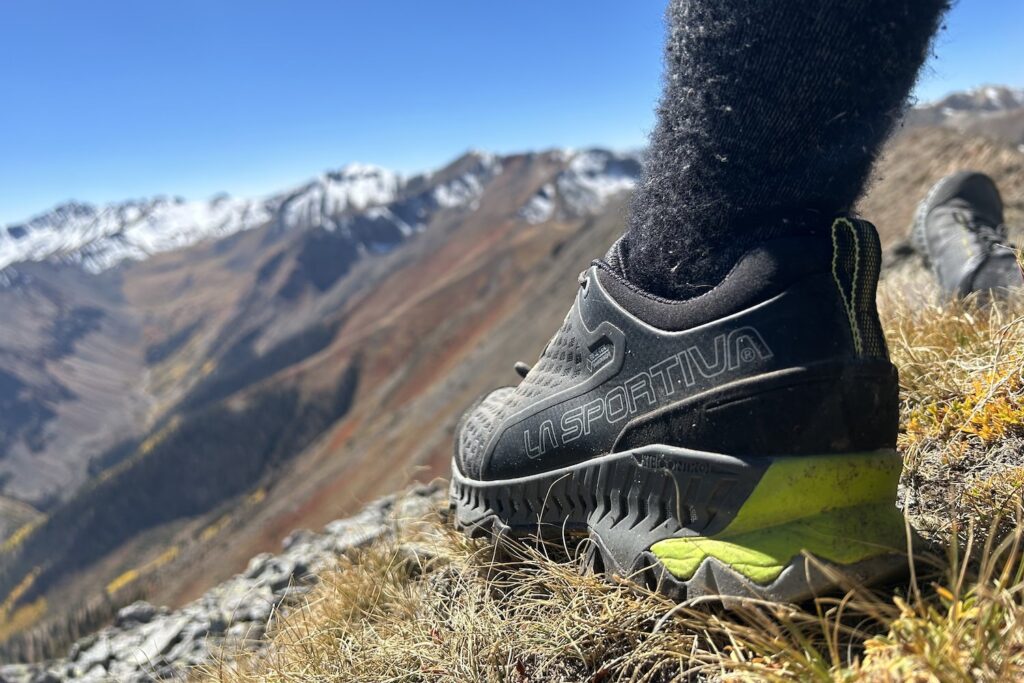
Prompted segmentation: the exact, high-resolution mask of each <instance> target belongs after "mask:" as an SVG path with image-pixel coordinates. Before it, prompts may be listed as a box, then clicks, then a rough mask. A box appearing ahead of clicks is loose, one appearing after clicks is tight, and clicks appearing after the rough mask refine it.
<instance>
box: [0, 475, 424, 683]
mask: <svg viewBox="0 0 1024 683" xmlns="http://www.w3.org/2000/svg"><path fill="white" fill-rule="evenodd" d="M442 489H443V487H439V486H420V487H416V488H414V489H413V490H411V491H408V492H406V493H404V494H402V495H398V496H389V497H386V498H382V499H380V500H377V501H375V502H373V503H371V504H370V505H368V506H366V507H365V508H364V509H363V510H361V511H360V512H359V514H357V515H355V516H353V517H350V518H346V519H339V520H335V521H334V522H331V523H330V524H328V525H327V526H326V527H325V528H324V529H323V531H322V532H320V533H316V532H312V531H306V530H303V531H297V532H295V533H293V534H291V535H289V536H288V537H287V538H286V539H285V540H284V543H283V546H284V547H283V550H282V552H280V553H278V554H276V555H273V554H270V553H263V554H261V555H257V556H256V557H254V558H252V560H250V561H249V564H248V565H247V566H246V568H245V570H244V571H243V572H242V573H240V574H238V575H236V576H234V577H232V578H230V579H228V580H227V581H225V582H223V583H221V584H219V585H217V586H214V587H213V588H211V589H210V590H209V591H207V592H206V593H204V594H203V595H202V597H200V598H199V599H197V600H194V601H192V602H190V603H189V604H187V605H185V606H183V607H181V608H180V609H176V610H169V609H167V608H166V607H155V606H153V605H151V604H150V603H148V602H145V601H138V602H135V603H132V604H131V605H128V606H126V607H123V608H122V609H120V610H118V612H117V614H116V615H115V617H114V619H113V622H112V623H111V624H110V625H109V626H107V627H106V628H104V629H102V630H100V631H99V632H97V633H95V634H90V635H88V636H86V637H84V638H81V639H79V640H77V641H76V642H75V643H74V644H73V645H72V646H71V648H70V649H69V651H68V654H67V656H65V657H60V658H57V659H54V660H50V661H48V662H46V663H45V664H35V665H31V664H30V665H18V664H14V665H8V666H3V665H0V681H3V682H4V683H37V682H38V681H41V680H47V677H49V680H68V681H83V682H84V681H97V682H99V681H108V680H117V681H122V682H123V683H129V682H138V683H144V682H147V681H153V680H166V679H172V680H173V679H181V678H183V677H186V676H188V674H189V673H190V672H191V670H192V669H194V668H195V667H199V666H203V665H206V666H212V665H213V664H214V658H216V657H221V656H223V655H224V654H225V653H228V652H231V651H234V650H250V651H251V650H253V649H258V648H259V647H261V646H262V645H263V644H264V642H265V641H263V636H264V634H265V630H266V628H267V625H268V623H269V622H270V621H271V620H272V618H273V616H274V615H275V614H276V613H278V612H279V611H281V610H287V609H289V608H290V607H292V606H293V605H295V603H296V602H297V601H299V600H301V598H302V597H303V596H305V595H307V594H308V593H309V591H310V589H311V588H312V586H313V584H315V583H316V581H317V579H318V576H319V575H320V574H321V573H322V572H324V571H326V570H329V569H331V568H333V567H334V566H335V565H336V563H337V558H338V556H339V555H344V554H346V553H351V552H353V551H355V550H357V549H359V548H360V547H362V546H364V545H366V544H367V543H370V542H375V541H381V540H383V539H385V538H392V539H393V538H395V537H396V536H397V532H398V530H399V527H400V526H402V525H405V524H408V523H411V522H413V521H415V520H417V519H419V518H421V517H423V516H424V515H426V514H427V513H429V512H430V511H432V510H434V509H437V508H439V507H440V505H441V503H442V499H443V493H444V492H443V490H442ZM404 552H405V553H406V555H407V557H406V558H405V559H406V560H407V561H413V562H414V561H415V560H416V554H417V548H415V547H412V546H409V547H407V548H405V549H404Z"/></svg>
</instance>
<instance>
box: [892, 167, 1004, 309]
mask: <svg viewBox="0 0 1024 683" xmlns="http://www.w3.org/2000/svg"><path fill="white" fill-rule="evenodd" d="M911 235H912V241H913V243H914V248H915V249H916V250H917V251H918V252H919V253H920V254H921V255H922V256H923V257H924V260H925V263H926V264H927V265H928V266H929V267H930V268H931V270H932V272H933V273H934V274H935V277H936V279H937V280H938V282H939V285H940V286H941V287H942V290H943V291H944V292H945V293H946V294H947V295H950V296H959V297H963V296H967V295H968V294H971V293H972V292H979V291H981V292H999V291H1000V290H1008V289H1012V288H1017V287H1021V286H1024V275H1022V273H1021V268H1020V264H1019V263H1018V261H1017V254H1016V250H1015V248H1014V247H1013V246H1012V245H1011V244H1009V242H1008V240H1007V233H1006V225H1005V224H1004V223H1003V200H1002V198H1001V197H1000V196H999V189H998V188H997V187H996V184H995V182H993V180H992V179H991V178H989V177H988V176H987V175H985V174H984V173H979V172H977V171H960V172H958V173H953V174H951V175H948V176H946V177H945V178H943V179H942V180H940V181H939V182H937V183H936V184H935V185H934V186H933V187H932V188H931V190H929V192H928V195H927V196H926V197H925V198H924V200H922V201H921V203H920V204H918V207H917V212H916V214H915V216H914V223H913V226H912V227H911Z"/></svg>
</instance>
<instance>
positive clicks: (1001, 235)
mask: <svg viewBox="0 0 1024 683" xmlns="http://www.w3.org/2000/svg"><path fill="white" fill-rule="evenodd" d="M953 218H954V220H955V221H956V222H957V223H959V224H960V225H962V226H963V227H964V228H966V229H967V230H969V231H970V232H971V233H972V234H974V235H976V236H977V238H978V241H979V242H980V243H981V247H982V249H983V250H984V252H985V253H986V254H991V253H992V252H993V251H995V250H997V249H1012V247H1011V246H1010V245H1008V244H1007V243H1006V237H1007V229H1006V225H1005V224H1003V223H999V224H998V225H994V224H992V223H989V222H987V221H983V220H979V219H978V217H977V216H976V215H975V214H973V213H967V212H964V211H957V212H956V213H954V214H953Z"/></svg>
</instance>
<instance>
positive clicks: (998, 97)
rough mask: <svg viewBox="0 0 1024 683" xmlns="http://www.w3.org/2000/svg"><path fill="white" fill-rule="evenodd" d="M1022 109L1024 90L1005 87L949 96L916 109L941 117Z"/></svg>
mask: <svg viewBox="0 0 1024 683" xmlns="http://www.w3.org/2000/svg"><path fill="white" fill-rule="evenodd" d="M1021 108H1024V88H1011V87H1008V86H1005V85H998V86H997V85H986V86H982V87H980V88H973V89H971V90H966V91H964V92H956V93H952V94H949V95H947V96H945V97H943V98H942V99H940V100H938V101H937V102H931V103H928V104H925V105H922V106H920V107H918V109H919V110H925V109H933V110H937V111H938V112H940V113H941V114H942V115H943V116H955V115H957V114H958V113H963V112H972V113H980V112H990V113H994V112H1002V111H1012V110H1014V109H1021Z"/></svg>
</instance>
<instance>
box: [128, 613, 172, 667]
mask: <svg viewBox="0 0 1024 683" xmlns="http://www.w3.org/2000/svg"><path fill="white" fill-rule="evenodd" d="M187 624H188V619H187V618H186V617H168V618H166V619H162V620H160V621H159V622H156V624H155V625H156V628H154V629H152V630H151V631H150V633H148V634H147V635H146V639H145V640H143V641H142V643H141V644H139V645H138V646H137V647H135V648H133V649H131V650H130V651H128V652H127V653H118V659H119V660H121V661H123V662H127V663H129V664H134V665H135V666H136V668H139V667H142V666H143V665H146V664H152V663H153V662H156V661H157V660H158V659H159V657H160V655H162V654H164V653H165V652H167V651H168V650H170V648H171V646H172V645H174V644H175V643H177V642H178V641H179V640H180V639H181V634H182V631H183V630H184V629H185V626H186V625H187Z"/></svg>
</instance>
